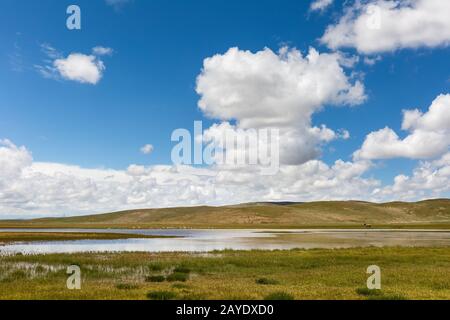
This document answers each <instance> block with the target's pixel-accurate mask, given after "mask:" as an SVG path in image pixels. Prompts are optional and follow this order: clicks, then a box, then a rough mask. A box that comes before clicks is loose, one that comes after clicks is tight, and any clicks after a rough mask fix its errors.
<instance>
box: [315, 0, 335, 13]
mask: <svg viewBox="0 0 450 320" xmlns="http://www.w3.org/2000/svg"><path fill="white" fill-rule="evenodd" d="M333 2H334V0H314V1H313V2H312V3H311V6H310V10H311V11H323V10H325V9H327V8H328V7H329V6H331V5H332V4H333Z"/></svg>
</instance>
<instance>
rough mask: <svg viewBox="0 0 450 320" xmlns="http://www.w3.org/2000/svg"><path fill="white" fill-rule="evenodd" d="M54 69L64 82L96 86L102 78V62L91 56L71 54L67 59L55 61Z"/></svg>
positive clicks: (103, 66)
mask: <svg viewBox="0 0 450 320" xmlns="http://www.w3.org/2000/svg"><path fill="white" fill-rule="evenodd" d="M53 65H54V67H55V68H56V70H57V71H58V72H59V74H60V75H61V77H62V78H63V79H66V80H72V81H78V82H81V83H89V84H97V83H98V82H99V81H100V79H101V78H102V76H103V71H104V70H105V65H104V63H103V61H101V60H99V59H98V58H97V57H95V56H92V55H85V54H81V53H72V54H70V55H69V56H68V57H67V58H63V59H56V60H55V61H54V62H53Z"/></svg>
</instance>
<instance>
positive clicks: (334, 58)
mask: <svg viewBox="0 0 450 320" xmlns="http://www.w3.org/2000/svg"><path fill="white" fill-rule="evenodd" d="M344 58H345V57H343V56H342V55H341V54H339V53H332V54H327V53H323V54H321V53H319V52H317V51H316V50H315V49H313V48H311V49H310V50H309V52H308V54H307V55H306V56H303V55H302V53H301V52H300V51H298V50H296V49H288V48H282V49H281V50H280V52H278V53H275V52H273V51H272V50H270V49H268V48H266V49H264V50H262V51H259V52H256V53H252V52H250V51H243V50H240V49H238V48H231V49H229V50H228V51H227V52H226V53H224V54H217V55H215V56H213V57H210V58H207V59H205V61H204V66H203V70H202V73H201V74H200V75H199V76H198V78H197V88H196V90H197V93H198V94H199V95H200V96H201V98H200V101H199V103H198V105H199V108H200V109H201V110H202V111H203V113H204V114H205V115H206V116H209V117H211V118H215V119H219V120H222V121H223V123H222V124H218V125H216V126H215V127H212V128H211V129H210V132H211V131H212V130H218V129H220V128H222V129H223V128H224V127H227V128H230V126H231V125H230V122H232V121H235V122H236V124H235V125H232V126H231V129H233V130H239V129H242V130H249V129H263V128H276V129H278V130H279V132H280V139H279V141H280V148H281V153H280V156H281V161H282V163H284V164H301V163H304V162H306V161H308V160H312V159H315V158H316V157H317V156H318V155H319V153H320V145H321V144H322V143H324V142H329V141H331V140H333V139H335V138H337V137H339V135H338V134H336V133H335V132H334V131H333V130H331V129H329V128H327V127H326V126H325V125H321V126H319V127H314V126H313V125H312V120H311V118H312V115H313V114H314V113H315V112H317V111H319V110H321V109H322V108H323V106H324V105H327V104H333V105H358V104H361V103H362V102H364V101H365V99H366V96H365V93H364V85H363V84H362V83H361V82H359V81H354V82H352V81H351V80H350V79H349V77H348V76H347V75H346V73H345V70H344V68H343V66H342V61H347V60H346V59H344Z"/></svg>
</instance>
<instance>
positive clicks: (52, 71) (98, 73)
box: [34, 44, 113, 85]
mask: <svg viewBox="0 0 450 320" xmlns="http://www.w3.org/2000/svg"><path fill="white" fill-rule="evenodd" d="M41 50H42V51H43V52H44V53H45V55H46V56H47V59H46V60H44V62H45V65H35V66H34V67H35V69H36V70H37V71H38V72H39V73H40V74H41V75H42V76H43V77H45V78H49V79H55V80H60V79H64V80H71V81H76V82H80V83H87V84H92V85H95V84H97V83H98V82H99V81H100V80H101V78H102V77H103V72H104V71H105V64H104V62H103V61H102V60H101V59H100V58H99V56H102V55H111V54H112V52H113V50H112V49H111V48H106V47H101V46H97V47H94V48H93V49H92V51H93V53H94V55H86V54H82V53H71V54H69V55H68V56H67V57H64V56H63V54H61V53H60V52H58V51H57V50H56V49H54V48H53V47H52V46H50V45H48V44H43V45H41Z"/></svg>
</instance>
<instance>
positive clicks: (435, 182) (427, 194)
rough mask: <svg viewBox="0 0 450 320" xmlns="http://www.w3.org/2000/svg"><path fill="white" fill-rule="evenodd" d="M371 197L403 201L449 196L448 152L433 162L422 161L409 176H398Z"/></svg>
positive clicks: (449, 167)
mask: <svg viewBox="0 0 450 320" xmlns="http://www.w3.org/2000/svg"><path fill="white" fill-rule="evenodd" d="M373 195H374V196H375V197H377V198H379V199H393V198H394V199H398V200H404V201H414V200H417V199H418V198H419V199H427V198H439V197H444V196H447V197H448V196H450V152H447V153H445V154H444V155H443V156H442V157H441V158H439V159H437V160H434V161H422V162H421V163H420V164H419V165H418V166H417V168H415V169H414V171H413V173H412V175H411V176H408V175H404V174H401V175H398V176H397V177H395V179H394V183H393V184H392V185H390V186H386V187H384V188H377V189H375V190H374V191H373Z"/></svg>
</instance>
